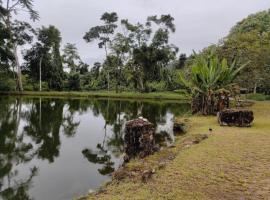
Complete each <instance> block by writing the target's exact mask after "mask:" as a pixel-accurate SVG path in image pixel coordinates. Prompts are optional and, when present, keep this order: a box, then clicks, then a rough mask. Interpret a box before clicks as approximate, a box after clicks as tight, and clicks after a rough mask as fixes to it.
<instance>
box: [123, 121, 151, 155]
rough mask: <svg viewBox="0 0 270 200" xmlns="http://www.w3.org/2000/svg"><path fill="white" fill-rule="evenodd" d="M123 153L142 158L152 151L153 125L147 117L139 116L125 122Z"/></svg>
mask: <svg viewBox="0 0 270 200" xmlns="http://www.w3.org/2000/svg"><path fill="white" fill-rule="evenodd" d="M124 141H125V153H126V155H127V156H128V157H129V158H131V157H136V156H137V155H139V156H140V157H141V158H144V157H146V156H148V155H150V154H152V153H154V147H155V127H154V125H153V124H152V123H150V122H149V121H148V120H147V119H143V118H139V119H135V120H132V121H129V122H127V123H126V128H125V137H124Z"/></svg>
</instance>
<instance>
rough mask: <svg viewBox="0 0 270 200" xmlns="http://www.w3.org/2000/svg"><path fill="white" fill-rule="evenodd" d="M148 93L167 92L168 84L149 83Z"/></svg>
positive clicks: (161, 82)
mask: <svg viewBox="0 0 270 200" xmlns="http://www.w3.org/2000/svg"><path fill="white" fill-rule="evenodd" d="M146 87H147V91H148V92H162V91H164V90H166V83H165V82H164V81H160V82H157V81H154V82H148V83H147V84H146Z"/></svg>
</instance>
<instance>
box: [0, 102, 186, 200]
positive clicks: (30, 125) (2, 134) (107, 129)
mask: <svg viewBox="0 0 270 200" xmlns="http://www.w3.org/2000/svg"><path fill="white" fill-rule="evenodd" d="M0 107H1V109H0V198H2V199H8V200H11V199H16V200H17V199H18V200H20V199H32V198H35V199H40V200H42V199H48V196H46V197H45V196H44V194H41V192H40V191H43V190H45V189H43V188H46V186H47V185H49V183H50V180H46V181H44V179H45V178H44V177H46V176H50V175H51V174H59V173H56V172H58V171H59V170H60V171H61V170H62V173H61V175H59V177H54V178H55V179H56V180H57V181H58V183H59V185H62V186H63V189H62V188H61V189H60V186H59V188H56V189H57V190H55V191H54V192H53V191H46V192H45V191H44V193H47V194H46V195H48V193H50V195H51V197H50V198H49V199H56V200H58V199H65V198H69V199H71V198H72V197H74V196H76V195H77V193H80V192H82V191H80V190H79V189H76V188H75V189H74V191H72V194H64V193H65V191H69V190H70V188H68V187H72V188H73V187H75V186H74V185H72V182H73V181H71V182H70V183H69V182H68V181H64V180H63V181H61V179H62V178H63V176H65V177H71V176H72V175H71V173H70V172H69V171H68V169H65V166H69V165H70V166H72V169H73V170H76V173H78V174H77V176H74V177H72V178H73V179H74V178H75V179H76V178H77V179H78V180H76V181H77V182H79V183H80V184H81V185H82V186H80V187H83V188H86V189H87V188H88V189H89V188H90V187H97V186H99V185H100V184H101V182H102V181H104V180H105V179H106V177H107V175H108V174H110V173H112V172H113V171H114V169H115V168H117V167H118V165H119V159H120V155H121V154H122V152H123V134H124V125H125V123H126V121H128V120H131V119H134V118H136V117H138V116H143V117H145V118H147V119H149V121H151V122H152V123H154V124H155V126H156V128H157V132H158V133H159V135H158V136H160V135H162V134H163V135H171V134H172V132H171V131H170V130H169V129H170V128H171V119H172V117H173V116H174V115H180V114H182V113H186V112H188V110H189V109H188V108H189V106H187V105H185V104H177V103H165V102H141V101H120V100H108V99H107V100H93V99H92V100H90V99H48V98H34V99H32V98H25V99H21V98H8V97H0ZM90 121H91V122H92V121H93V122H94V123H89V122H90ZM158 138H160V140H162V139H161V138H163V140H164V137H158ZM168 138H170V137H168ZM85 161H87V162H85ZM89 167H90V168H89ZM79 168H80V169H82V170H80V171H78V170H77V169H79ZM40 169H42V170H40ZM55 171H56V172H55ZM87 174H89V176H88V175H87ZM92 176H95V177H96V178H91V177H92ZM82 177H84V178H83V179H84V180H82ZM58 179H59V180H58ZM89 179H91V181H90V183H89V184H90V185H88V184H86V183H88V181H89ZM81 182H85V183H81ZM35 183H39V184H38V185H36V184H35ZM41 183H44V185H42V184H41ZM45 184H47V185H45ZM78 187H79V186H78ZM58 193H59V194H61V195H60V196H59V197H57V195H58ZM69 195H70V196H69Z"/></svg>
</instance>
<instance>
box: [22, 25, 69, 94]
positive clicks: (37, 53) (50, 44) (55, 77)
mask: <svg viewBox="0 0 270 200" xmlns="http://www.w3.org/2000/svg"><path fill="white" fill-rule="evenodd" d="M60 43H61V35H60V32H59V30H58V29H57V28H56V27H54V26H49V27H48V28H46V27H42V28H41V29H38V42H37V43H36V44H34V45H33V47H32V48H31V49H30V50H28V51H27V52H26V53H25V55H24V59H25V60H26V63H25V66H26V68H27V70H28V71H29V74H30V76H31V77H32V78H33V79H34V80H39V70H40V67H39V66H40V65H41V72H42V81H46V82H47V83H48V85H49V88H50V89H54V90H61V89H62V88H63V82H62V81H63V78H64V71H63V65H62V57H61V55H60Z"/></svg>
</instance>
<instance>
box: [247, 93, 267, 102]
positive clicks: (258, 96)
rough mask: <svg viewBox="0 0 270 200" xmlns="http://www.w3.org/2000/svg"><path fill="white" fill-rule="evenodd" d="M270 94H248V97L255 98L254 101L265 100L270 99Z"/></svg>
mask: <svg viewBox="0 0 270 200" xmlns="http://www.w3.org/2000/svg"><path fill="white" fill-rule="evenodd" d="M269 98H270V97H269V96H266V95H264V94H248V95H247V99H250V100H254V101H265V100H267V99H269Z"/></svg>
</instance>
